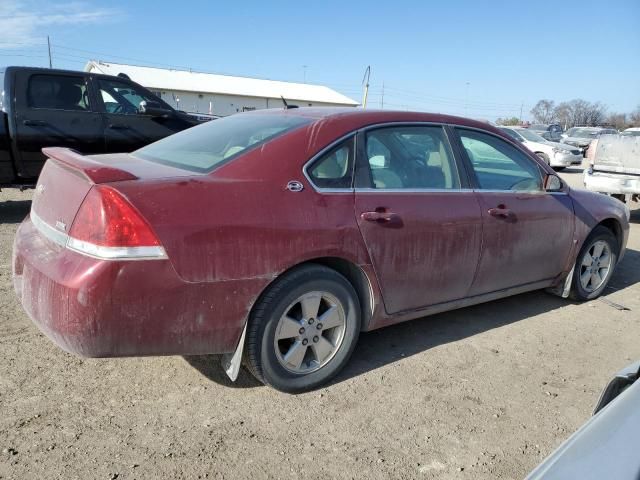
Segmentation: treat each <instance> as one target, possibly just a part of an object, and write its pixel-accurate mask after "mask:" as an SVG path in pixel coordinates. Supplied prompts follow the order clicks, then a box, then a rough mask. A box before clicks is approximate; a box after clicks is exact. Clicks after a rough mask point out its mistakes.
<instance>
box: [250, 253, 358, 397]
mask: <svg viewBox="0 0 640 480" xmlns="http://www.w3.org/2000/svg"><path fill="white" fill-rule="evenodd" d="M359 333H360V303H359V301H358V296H357V294H356V292H355V290H354V289H353V287H352V286H351V284H350V283H349V281H348V280H347V279H346V278H345V277H343V276H342V275H341V274H339V273H338V272H336V271H335V270H332V269H330V268H327V267H324V266H321V265H306V266H303V267H300V268H298V269H296V270H293V271H292V272H290V273H288V274H286V275H284V276H283V277H282V278H281V279H279V280H277V281H276V283H274V284H273V285H272V286H271V287H269V289H268V290H267V291H266V292H265V293H264V294H263V295H262V297H261V299H260V300H259V301H258V303H257V304H256V307H255V308H254V311H253V313H252V315H251V318H250V320H249V325H248V328H247V345H246V352H247V357H246V363H248V365H247V366H248V367H249V370H250V371H251V373H253V375H254V376H255V377H256V378H257V379H258V380H260V381H261V382H263V383H265V384H267V385H270V386H272V387H273V388H275V389H277V390H280V391H283V392H288V393H298V392H303V391H308V390H311V389H314V388H316V387H318V386H320V385H322V384H324V383H326V382H328V381H329V380H330V379H331V378H333V377H334V376H335V375H336V374H337V373H338V372H339V371H340V370H341V369H342V368H343V367H344V366H345V364H346V363H347V361H348V360H349V357H350V356H351V353H352V352H353V349H354V348H355V345H356V342H357V339H358V335H359Z"/></svg>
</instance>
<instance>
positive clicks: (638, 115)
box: [629, 105, 640, 127]
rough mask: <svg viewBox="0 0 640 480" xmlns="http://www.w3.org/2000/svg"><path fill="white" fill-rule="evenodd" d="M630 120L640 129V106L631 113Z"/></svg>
mask: <svg viewBox="0 0 640 480" xmlns="http://www.w3.org/2000/svg"><path fill="white" fill-rule="evenodd" d="M629 119H630V120H631V123H633V126H634V127H640V105H638V106H637V107H636V109H635V110H634V111H633V112H631V114H630V115H629Z"/></svg>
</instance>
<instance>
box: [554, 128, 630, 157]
mask: <svg viewBox="0 0 640 480" xmlns="http://www.w3.org/2000/svg"><path fill="white" fill-rule="evenodd" d="M617 133H618V131H617V130H616V129H614V128H603V127H573V128H570V129H569V130H567V131H566V132H564V133H563V134H562V140H560V142H561V143H565V144H567V145H571V146H573V147H578V148H579V149H580V150H581V151H582V155H584V156H586V155H585V154H586V152H587V149H588V148H589V144H590V143H591V140H594V139H596V138H598V137H600V135H616V134H617Z"/></svg>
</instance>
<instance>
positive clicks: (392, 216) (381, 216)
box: [360, 208, 400, 223]
mask: <svg viewBox="0 0 640 480" xmlns="http://www.w3.org/2000/svg"><path fill="white" fill-rule="evenodd" d="M360 218H362V220H366V221H367V222H376V223H400V215H398V214H397V213H393V212H387V211H386V210H383V209H380V208H379V209H377V210H376V211H374V212H362V213H361V214H360Z"/></svg>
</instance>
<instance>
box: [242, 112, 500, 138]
mask: <svg viewBox="0 0 640 480" xmlns="http://www.w3.org/2000/svg"><path fill="white" fill-rule="evenodd" d="M269 114H271V115H273V114H276V115H291V116H303V117H309V118H313V119H316V120H318V121H329V120H331V121H333V122H342V121H344V122H348V123H358V124H360V125H361V126H366V125H371V124H379V123H387V122H388V123H402V122H406V123H412V122H426V123H439V124H452V125H459V126H465V127H471V128H479V129H482V130H487V131H490V132H494V133H496V132H497V133H499V134H500V135H502V136H504V134H503V133H502V132H500V130H499V129H498V128H496V127H494V126H493V125H491V124H490V123H487V122H482V121H479V120H473V119H470V118H465V117H457V116H455V115H445V114H442V113H428V112H411V111H404V110H376V109H362V108H354V107H301V108H290V109H286V110H285V109H284V108H283V109H263V110H255V111H252V112H246V113H242V115H269Z"/></svg>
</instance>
